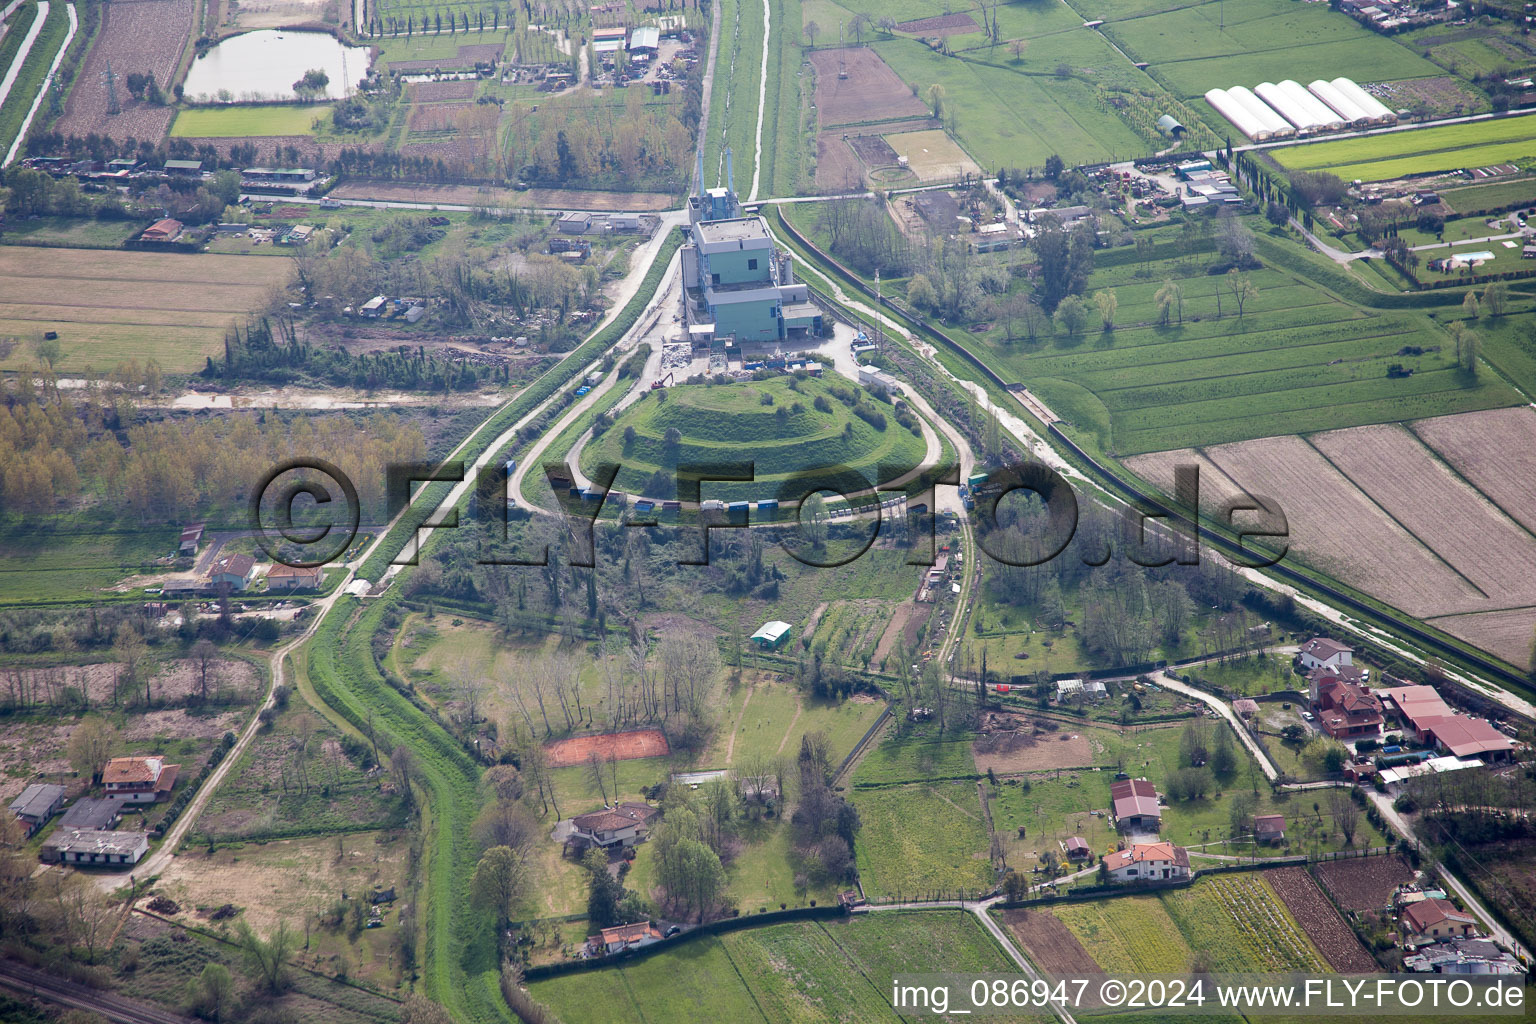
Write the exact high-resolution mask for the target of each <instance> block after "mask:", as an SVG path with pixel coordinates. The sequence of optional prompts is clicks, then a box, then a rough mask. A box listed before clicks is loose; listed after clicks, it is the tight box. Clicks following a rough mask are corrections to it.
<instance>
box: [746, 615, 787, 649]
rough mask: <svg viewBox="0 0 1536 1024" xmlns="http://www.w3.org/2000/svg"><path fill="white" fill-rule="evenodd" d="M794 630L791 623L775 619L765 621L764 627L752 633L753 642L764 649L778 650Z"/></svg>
mask: <svg viewBox="0 0 1536 1024" xmlns="http://www.w3.org/2000/svg"><path fill="white" fill-rule="evenodd" d="M792 630H793V627H792V626H790V624H789V623H787V622H780V621H779V620H778V619H774V620H773V621H772V622H765V623H763V626H762V628H761V629H759V630H758V631H757V632H756V633H753V634H752V642H753V643H754V644H757V646H758V647H759V648H760V649H762V650H765V651H776V650H778V649H779V648H780V647H783V646H784V643H785V641H787V640H788V639H789V635H790V633H791V632H792Z"/></svg>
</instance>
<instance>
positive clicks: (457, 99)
mask: <svg viewBox="0 0 1536 1024" xmlns="http://www.w3.org/2000/svg"><path fill="white" fill-rule="evenodd" d="M406 94H407V95H408V96H409V97H410V99H411V102H412V103H462V102H464V101H465V100H472V99H474V98H475V83H474V82H412V83H411V84H410V85H408V86H406Z"/></svg>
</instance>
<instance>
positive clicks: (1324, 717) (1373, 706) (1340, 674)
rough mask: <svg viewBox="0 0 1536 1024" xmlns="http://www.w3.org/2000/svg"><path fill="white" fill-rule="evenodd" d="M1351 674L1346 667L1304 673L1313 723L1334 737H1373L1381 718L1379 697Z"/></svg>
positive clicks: (1379, 726) (1377, 731)
mask: <svg viewBox="0 0 1536 1024" xmlns="http://www.w3.org/2000/svg"><path fill="white" fill-rule="evenodd" d="M1353 675H1355V673H1352V672H1350V671H1349V670H1348V668H1346V669H1343V670H1340V669H1334V668H1315V669H1313V670H1312V671H1311V672H1310V673H1308V674H1307V683H1308V687H1309V689H1310V691H1311V692H1310V696H1311V699H1312V706H1313V707H1314V708H1316V709H1317V724H1318V725H1319V726H1321V727H1322V730H1323V732H1325V733H1327V734H1328V735H1329V736H1332V737H1333V738H1334V739H1336V740H1337V739H1356V738H1359V737H1364V736H1375V735H1376V734H1377V733H1379V732H1380V731H1381V723H1382V722H1383V721H1385V719H1384V718H1382V714H1381V698H1380V697H1378V696H1376V695H1375V694H1374V693H1372V692H1371V691H1370V690H1368V689H1366V688H1365V686H1364V685H1362V683H1360V682H1359V681H1358V679H1356V678H1351V676H1353Z"/></svg>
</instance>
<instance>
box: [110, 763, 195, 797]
mask: <svg viewBox="0 0 1536 1024" xmlns="http://www.w3.org/2000/svg"><path fill="white" fill-rule="evenodd" d="M180 771H181V765H179V764H166V763H165V757H164V756H163V755H160V754H153V755H150V756H148V757H145V756H141V755H136V756H134V757H114V758H113V759H112V760H110V761H108V762H107V767H106V768H105V769H104V770H103V771H102V773H101V782H102V785H103V786H104V787H105V788H106V791H107V798H108V799H110V800H119V801H122V802H124V803H130V804H141V803H153V802H154V801H156V800H163V799H165V797H167V796H169V795H170V792H171V788H172V787H173V786H175V785H176V775H177V773H178V772H180Z"/></svg>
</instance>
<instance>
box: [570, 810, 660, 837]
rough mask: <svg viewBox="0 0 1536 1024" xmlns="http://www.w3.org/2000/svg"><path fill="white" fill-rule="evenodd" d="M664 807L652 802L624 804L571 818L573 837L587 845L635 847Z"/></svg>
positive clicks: (571, 835)
mask: <svg viewBox="0 0 1536 1024" xmlns="http://www.w3.org/2000/svg"><path fill="white" fill-rule="evenodd" d="M660 813H661V808H659V807H652V806H650V805H649V804H638V803H622V804H617V805H615V806H613V807H604V808H603V809H602V810H600V811H593V812H592V813H591V814H580V815H577V816H576V817H574V818H572V819H571V826H572V831H571V834H570V840H569V841H574V842H576V843H579V844H583V845H586V846H600V847H609V846H634V845H635V844H636V843H640V842H644V840H645V837H646V834H647V833H648V832H649V828H648V827H647V826H648V825H649V823H650V821H651V819H652V818H654V817H656V816H657V815H658V814H660Z"/></svg>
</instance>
